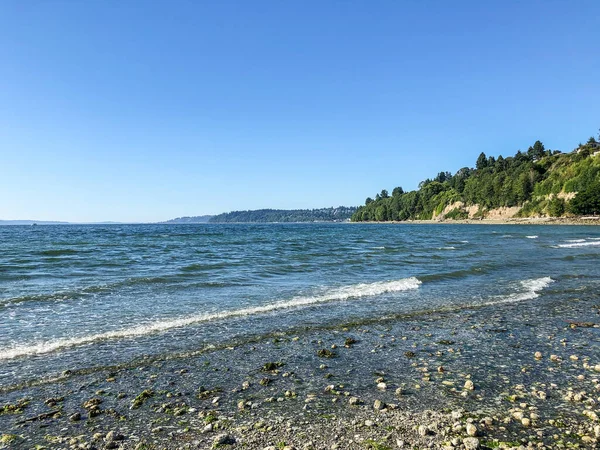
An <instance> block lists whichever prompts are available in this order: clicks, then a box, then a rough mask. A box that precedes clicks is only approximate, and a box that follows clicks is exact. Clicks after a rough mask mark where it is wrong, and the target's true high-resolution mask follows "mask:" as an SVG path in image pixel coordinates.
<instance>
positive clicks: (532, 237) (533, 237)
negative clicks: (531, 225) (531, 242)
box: [525, 235, 538, 239]
mask: <svg viewBox="0 0 600 450" xmlns="http://www.w3.org/2000/svg"><path fill="white" fill-rule="evenodd" d="M525 237H526V238H527V239H537V238H538V237H537V236H535V235H534V236H525Z"/></svg>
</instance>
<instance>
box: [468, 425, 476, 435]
mask: <svg viewBox="0 0 600 450" xmlns="http://www.w3.org/2000/svg"><path fill="white" fill-rule="evenodd" d="M466 431H467V434H468V435H469V436H477V432H478V430H477V427H476V426H475V425H473V424H472V423H468V424H467V427H466Z"/></svg>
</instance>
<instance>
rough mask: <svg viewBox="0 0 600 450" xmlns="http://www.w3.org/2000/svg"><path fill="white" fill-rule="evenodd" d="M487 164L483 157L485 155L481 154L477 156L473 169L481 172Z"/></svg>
mask: <svg viewBox="0 0 600 450" xmlns="http://www.w3.org/2000/svg"><path fill="white" fill-rule="evenodd" d="M487 164H488V160H487V157H486V156H485V153H483V152H481V154H480V155H479V158H477V163H476V164H475V167H476V168H477V170H482V169H485V168H486V167H487Z"/></svg>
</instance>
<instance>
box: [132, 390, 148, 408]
mask: <svg viewBox="0 0 600 450" xmlns="http://www.w3.org/2000/svg"><path fill="white" fill-rule="evenodd" d="M151 397H154V391H152V390H150V389H146V390H145V391H142V392H140V393H139V394H138V395H137V397H135V398H134V399H133V400H132V401H131V407H130V408H131V409H137V408H139V407H140V406H142V405H143V404H144V402H145V401H146V400H148V399H149V398H151Z"/></svg>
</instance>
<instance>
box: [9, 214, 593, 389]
mask: <svg viewBox="0 0 600 450" xmlns="http://www.w3.org/2000/svg"><path fill="white" fill-rule="evenodd" d="M599 260H600V228H598V227H582V226H577V227H575V226H573V227H570V226H516V225H512V226H492V225H489V226H482V225H472V226H470V225H408V224H406V225H405V224H403V225H390V224H384V225H374V224H362V225H358V224H356V225H355V224H322V225H317V224H307V225H299V224H298V225H294V224H285V225H284V224H281V225H279V224H272V225H241V224H240V225H220V224H215V225H107V226H96V225H94V226H92V225H89V226H74V225H71V226H62V225H61V226H37V227H31V226H3V227H0V386H5V385H10V384H13V383H17V382H19V381H22V380H28V379H32V378H38V377H42V376H49V375H52V374H55V373H58V372H61V371H63V370H66V369H74V368H83V367H93V366H99V365H102V366H104V365H110V364H115V363H123V362H127V361H130V360H133V359H136V358H140V357H143V356H146V355H164V354H170V353H173V352H187V351H193V350H198V349H202V348H205V347H207V346H211V345H219V344H221V343H223V342H229V341H231V340H234V339H244V338H246V337H250V336H257V335H262V334H266V333H272V332H275V331H279V330H287V329H290V328H294V327H304V328H306V329H308V330H309V331H310V329H311V328H316V327H321V326H324V325H325V326H327V325H332V324H341V323H344V322H349V321H356V320H362V319H372V318H378V317H386V316H390V315H394V314H399V313H410V312H414V311H432V310H433V311H435V310H438V309H444V308H448V307H452V308H456V311H457V314H458V313H459V312H460V310H461V308H469V307H471V306H473V305H481V304H487V305H494V307H497V308H502V307H503V305H506V304H507V303H515V302H539V303H540V304H543V302H544V301H545V300H547V299H548V298H550V297H551V296H560V295H561V293H564V292H572V291H573V290H582V291H585V290H595V289H596V288H598V289H600V264H599Z"/></svg>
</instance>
